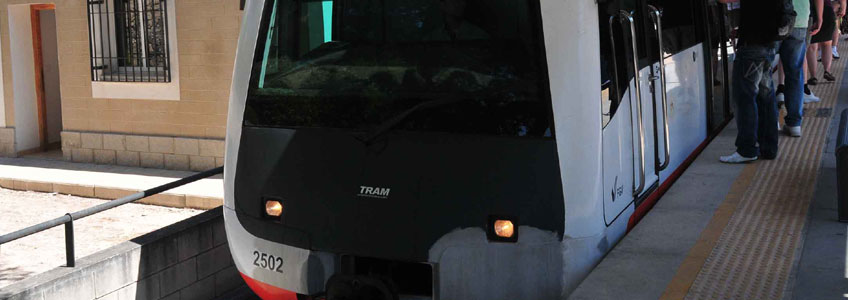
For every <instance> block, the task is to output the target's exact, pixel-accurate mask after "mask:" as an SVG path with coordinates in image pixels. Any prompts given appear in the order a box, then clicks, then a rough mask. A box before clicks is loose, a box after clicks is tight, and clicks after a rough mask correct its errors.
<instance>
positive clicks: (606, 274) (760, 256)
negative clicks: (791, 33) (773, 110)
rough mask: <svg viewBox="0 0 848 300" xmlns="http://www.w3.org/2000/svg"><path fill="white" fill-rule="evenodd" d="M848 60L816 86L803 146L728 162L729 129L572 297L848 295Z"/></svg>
mask: <svg viewBox="0 0 848 300" xmlns="http://www.w3.org/2000/svg"><path fill="white" fill-rule="evenodd" d="M846 46H848V45H846V43H843V44H842V46H841V47H840V48H841V51H840V52H842V53H846V52H848V51H846V50H848V47H846ZM846 60H848V59H843V60H836V61H834V65H833V71H834V72H833V73H834V74H835V75H836V76H837V80H836V81H835V82H834V83H819V85H817V86H814V87H811V89H812V90H813V92H814V93H815V94H816V95H818V96H819V97H821V99H822V101H821V102H818V103H809V104H806V105H805V107H804V124H803V127H804V128H803V136H802V137H801V138H791V137H788V136H784V135H781V138H780V150H779V151H780V152H779V154H778V157H777V159H775V160H761V161H758V162H755V163H751V164H746V165H727V164H722V163H720V162H719V161H718V157H719V156H721V155H727V154H729V153H732V152H733V150H734V149H735V147H734V145H733V144H734V140H735V137H736V126H735V122H731V123H730V124H729V125H728V126H727V127H726V128H725V129H724V130H723V131H722V132H721V134H720V135H718V136H717V137H716V138H715V139H714V140H713V142H712V143H711V144H710V145H709V146H708V147H707V148H706V149H705V150H704V152H703V153H702V154H701V155H700V156H699V157H698V158H697V160H696V161H695V162H694V163H693V164H692V165H691V166H690V167H689V168H688V169H687V170H686V172H685V173H684V174H683V176H681V177H680V179H678V181H677V182H676V183H675V184H674V185H673V186H672V187H671V189H669V191H668V192H667V193H666V194H665V195H664V196H663V197H662V198H661V200H660V201H659V202H658V203H657V204H656V206H655V207H654V208H653V209H652V210H651V212H650V213H648V214H647V215H646V216H645V218H644V219H642V221H641V222H640V223H639V224H638V225H637V226H636V227H635V228H634V229H633V230H632V231H631V232H630V233H629V234H628V235H627V236H625V237H624V239H623V240H622V241H621V242H620V243H619V244H618V245H617V246H616V247H615V248H614V249H613V250H612V251H611V252H610V253H609V254H608V255H607V256H606V257H605V258H604V259H603V260H602V261H601V263H600V264H599V265H598V266H597V267H596V268H595V269H594V270H593V271H592V273H591V274H590V275H589V276H588V277H587V278H586V279H585V280H584V281H583V282H582V283H581V284H580V286H579V287H578V288H577V290H575V291H574V293H572V294H571V296H570V299H845V298H846V297H848V278H846V277H848V275H846V271H848V267H847V266H846V227H848V225H845V224H842V223H839V222H837V212H836V169H835V168H836V162H835V156H834V148H835V145H834V143H835V141H834V138H833V137H835V130H836V127H837V124H838V122H839V120H838V115H839V114H838V112H840V111H842V109H845V108H848V78H846V77H844V76H843V75H844V70H845V63H846ZM819 70H820V72H821V66H820V68H819ZM821 77H822V76H821V74H819V76H818V78H821ZM820 82H821V81H820ZM783 113H785V112H782V114H783ZM781 122H782V118H781Z"/></svg>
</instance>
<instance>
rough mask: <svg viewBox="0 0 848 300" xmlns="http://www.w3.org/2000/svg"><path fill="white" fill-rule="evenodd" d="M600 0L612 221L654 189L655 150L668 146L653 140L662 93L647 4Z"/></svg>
mask: <svg viewBox="0 0 848 300" xmlns="http://www.w3.org/2000/svg"><path fill="white" fill-rule="evenodd" d="M598 2H599V3H598V14H599V24H598V25H599V29H600V36H599V39H600V51H601V53H600V54H601V55H600V56H601V82H600V83H599V86H600V88H601V107H602V112H601V114H602V125H603V129H602V130H603V133H602V135H603V145H602V152H603V153H602V155H603V180H604V220H605V222H606V224H607V225H610V224H612V223H613V222H614V221H615V220H616V219H617V218H618V217H619V216H620V215H621V213H622V212H624V210H625V209H627V208H628V207H630V206H631V204H633V203H634V201H639V200H640V199H642V198H644V197H645V196H646V195H647V194H649V193H650V191H651V190H652V189H653V188H655V187H656V185H657V183H658V181H659V176H658V164H657V162H658V159H657V155H656V153H657V151H656V150H659V153H661V155H662V156H665V155H664V153H663V152H662V151H664V150H661V149H665V148H666V147H665V144H664V143H665V139H663V138H659V139H657V138H655V137H656V136H658V134H660V135H661V134H663V131H662V130H663V129H659V130H655V126H656V125H657V124H662V123H663V122H664V120H663V119H662V115H661V114H659V115H658V114H657V113H655V112H656V111H657V110H655V107H657V106H656V105H657V104H658V103H655V99H661V97H659V96H657V97H655V95H654V93H656V92H660V91H661V90H662V89H661V88H659V87H661V83H660V76H659V75H660V74H659V72H658V71H659V69H660V66H659V63H658V62H657V61H655V60H653V59H651V57H652V55H649V54H648V51H649V50H650V49H652V48H651V47H649V46H647V45H648V43H649V42H650V39H649V38H648V36H649V35H656V32H654V31H653V29H652V28H653V25H652V24H653V23H652V20H651V18H650V14H649V13H650V8H649V7H648V6H647V5H646V3H644V1H642V0H606V1H598ZM655 86H656V87H658V88H657V89H654V87H655ZM659 105H661V104H659ZM640 111H641V113H640Z"/></svg>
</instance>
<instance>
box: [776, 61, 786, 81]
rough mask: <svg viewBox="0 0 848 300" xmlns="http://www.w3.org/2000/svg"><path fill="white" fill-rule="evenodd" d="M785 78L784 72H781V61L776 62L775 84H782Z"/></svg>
mask: <svg viewBox="0 0 848 300" xmlns="http://www.w3.org/2000/svg"><path fill="white" fill-rule="evenodd" d="M784 80H786V74H783V63H778V64H777V84H783V81H784Z"/></svg>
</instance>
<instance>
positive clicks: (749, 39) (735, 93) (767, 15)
mask: <svg viewBox="0 0 848 300" xmlns="http://www.w3.org/2000/svg"><path fill="white" fill-rule="evenodd" d="M737 1H738V2H739V5H740V10H741V15H740V20H739V21H740V24H739V42H738V47H739V49H738V50H736V58H735V60H734V61H733V82H731V93H732V95H731V96H732V99H733V100H734V102H735V103H736V124H737V127H738V133H737V136H736V151H735V152H733V154H730V155H727V156H722V157H720V158H719V160H720V161H721V162H724V163H745V162H751V161H755V160H757V159H758V158H759V157H762V158H764V159H774V158H775V157H777V139H778V136H777V135H778V134H777V124H778V121H777V103H776V101H775V94H774V92H775V91H774V82H773V81H772V78H771V72H770V69H771V68H770V67H771V62H772V61H774V56H775V54H776V52H777V46H778V43H777V40H778V30H779V28H780V26H781V24H780V20H781V18H780V17H781V16H782V14H783V11H782V6H783V5H782V4H781V5H778V4H779V2H782V0H781V1H775V0H719V2H721V3H729V2H737Z"/></svg>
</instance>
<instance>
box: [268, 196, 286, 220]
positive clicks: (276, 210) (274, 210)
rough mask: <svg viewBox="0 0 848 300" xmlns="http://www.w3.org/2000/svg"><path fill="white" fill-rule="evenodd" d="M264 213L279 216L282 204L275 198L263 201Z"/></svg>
mask: <svg viewBox="0 0 848 300" xmlns="http://www.w3.org/2000/svg"><path fill="white" fill-rule="evenodd" d="M265 214H267V215H269V216H271V217H279V216H281V215H282V214H283V204H282V203H280V201H277V200H268V201H265Z"/></svg>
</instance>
